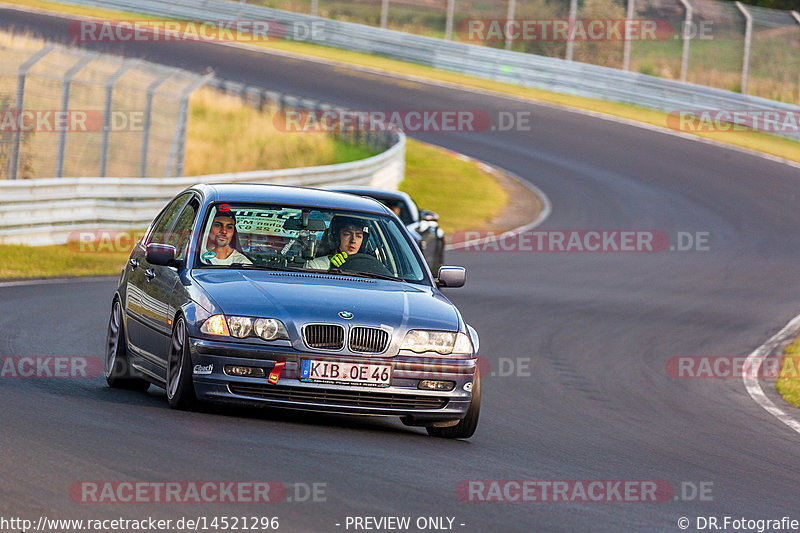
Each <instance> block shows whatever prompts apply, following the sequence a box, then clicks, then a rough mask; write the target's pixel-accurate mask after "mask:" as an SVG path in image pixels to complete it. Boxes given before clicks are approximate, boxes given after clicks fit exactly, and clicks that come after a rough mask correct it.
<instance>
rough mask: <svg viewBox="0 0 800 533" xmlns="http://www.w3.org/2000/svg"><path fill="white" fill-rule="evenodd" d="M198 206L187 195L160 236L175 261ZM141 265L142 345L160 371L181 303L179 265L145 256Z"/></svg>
mask: <svg viewBox="0 0 800 533" xmlns="http://www.w3.org/2000/svg"><path fill="white" fill-rule="evenodd" d="M199 206H200V202H199V200H198V199H197V198H191V199H190V200H189V201H188V203H186V205H185V206H184V207H183V209H182V210H181V212H180V214H179V215H178V217H177V219H176V220H175V222H174V224H173V225H172V227H170V228H169V229H168V230H167V232H166V234H165V235H164V236H163V237H162V242H161V243H160V244H169V245H172V246H174V247H175V259H176V262H177V263H178V264H181V262H183V261H184V260H185V259H186V254H187V249H188V245H189V241H190V240H191V233H192V228H193V227H194V222H195V220H196V218H197V212H198V210H199ZM154 242H155V241H154ZM143 266H144V277H145V283H144V286H143V290H142V298H143V305H142V308H143V310H144V318H145V325H146V326H147V328H146V331H147V334H146V339H145V340H144V348H145V350H146V351H147V352H149V354H151V355H152V356H154V357H153V362H154V363H155V364H156V366H157V367H158V369H157V370H159V371H162V372H163V371H165V370H166V365H167V356H168V350H169V343H170V339H171V336H172V319H173V318H174V317H175V313H176V311H177V308H178V307H179V306H180V305H181V304H182V303H183V302H181V301H179V299H178V298H179V296H180V295H181V294H183V291H179V290H176V288H177V285H178V284H179V283H180V280H179V276H178V268H179V267H175V266H163V265H153V264H150V263H149V262H148V261H147V258H145V260H144V262H143Z"/></svg>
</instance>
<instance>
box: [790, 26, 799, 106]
mask: <svg viewBox="0 0 800 533" xmlns="http://www.w3.org/2000/svg"><path fill="white" fill-rule="evenodd" d="M792 16H793V17H794V20H796V21H797V23H798V24H800V13H798V12H797V11H792ZM797 103H798V104H800V76H798V77H797Z"/></svg>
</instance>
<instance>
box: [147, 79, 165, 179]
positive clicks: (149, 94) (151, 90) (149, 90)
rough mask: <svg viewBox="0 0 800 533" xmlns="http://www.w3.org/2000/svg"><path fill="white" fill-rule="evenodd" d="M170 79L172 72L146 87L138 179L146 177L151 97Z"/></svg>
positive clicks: (151, 108) (151, 109) (151, 107)
mask: <svg viewBox="0 0 800 533" xmlns="http://www.w3.org/2000/svg"><path fill="white" fill-rule="evenodd" d="M171 77H172V72H166V73H164V74H162V75H161V77H159V78H158V79H157V80H156V81H154V82H153V83H151V84H150V85H149V86H148V87H147V92H146V96H145V104H144V124H143V125H142V150H141V155H140V156H139V177H140V178H146V177H147V152H148V151H149V150H150V125H151V124H152V115H153V95H154V94H155V92H156V89H158V87H160V86H161V84H162V83H164V82H165V81H167V80H168V79H169V78H171Z"/></svg>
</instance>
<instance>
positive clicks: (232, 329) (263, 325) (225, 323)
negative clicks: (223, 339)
mask: <svg viewBox="0 0 800 533" xmlns="http://www.w3.org/2000/svg"><path fill="white" fill-rule="evenodd" d="M200 331H202V332H203V333H209V334H211V335H224V336H230V337H235V338H237V339H244V338H247V337H253V336H258V337H261V338H262V339H264V340H265V341H274V340H278V339H288V338H289V335H288V333H286V327H285V326H284V325H283V322H281V321H280V320H277V319H274V318H251V317H247V316H229V317H227V318H226V317H225V315H214V316H212V317H210V318H209V319H208V320H206V321H205V322H204V323H203V325H202V326H201V327H200Z"/></svg>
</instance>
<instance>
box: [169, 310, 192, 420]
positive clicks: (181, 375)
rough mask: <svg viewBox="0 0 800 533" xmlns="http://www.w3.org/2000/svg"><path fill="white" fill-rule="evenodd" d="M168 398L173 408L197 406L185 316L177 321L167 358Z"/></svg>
mask: <svg viewBox="0 0 800 533" xmlns="http://www.w3.org/2000/svg"><path fill="white" fill-rule="evenodd" d="M166 385H167V400H168V401H169V406H170V407H172V408H173V409H181V410H191V409H193V408H195V407H196V406H197V396H196V395H195V392H194V383H193V382H192V358H191V355H189V335H188V333H187V332H186V320H185V319H184V318H183V317H180V318H178V320H176V321H175V327H174V328H172V339H171V340H170V345H169V357H168V358H167V383H166Z"/></svg>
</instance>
